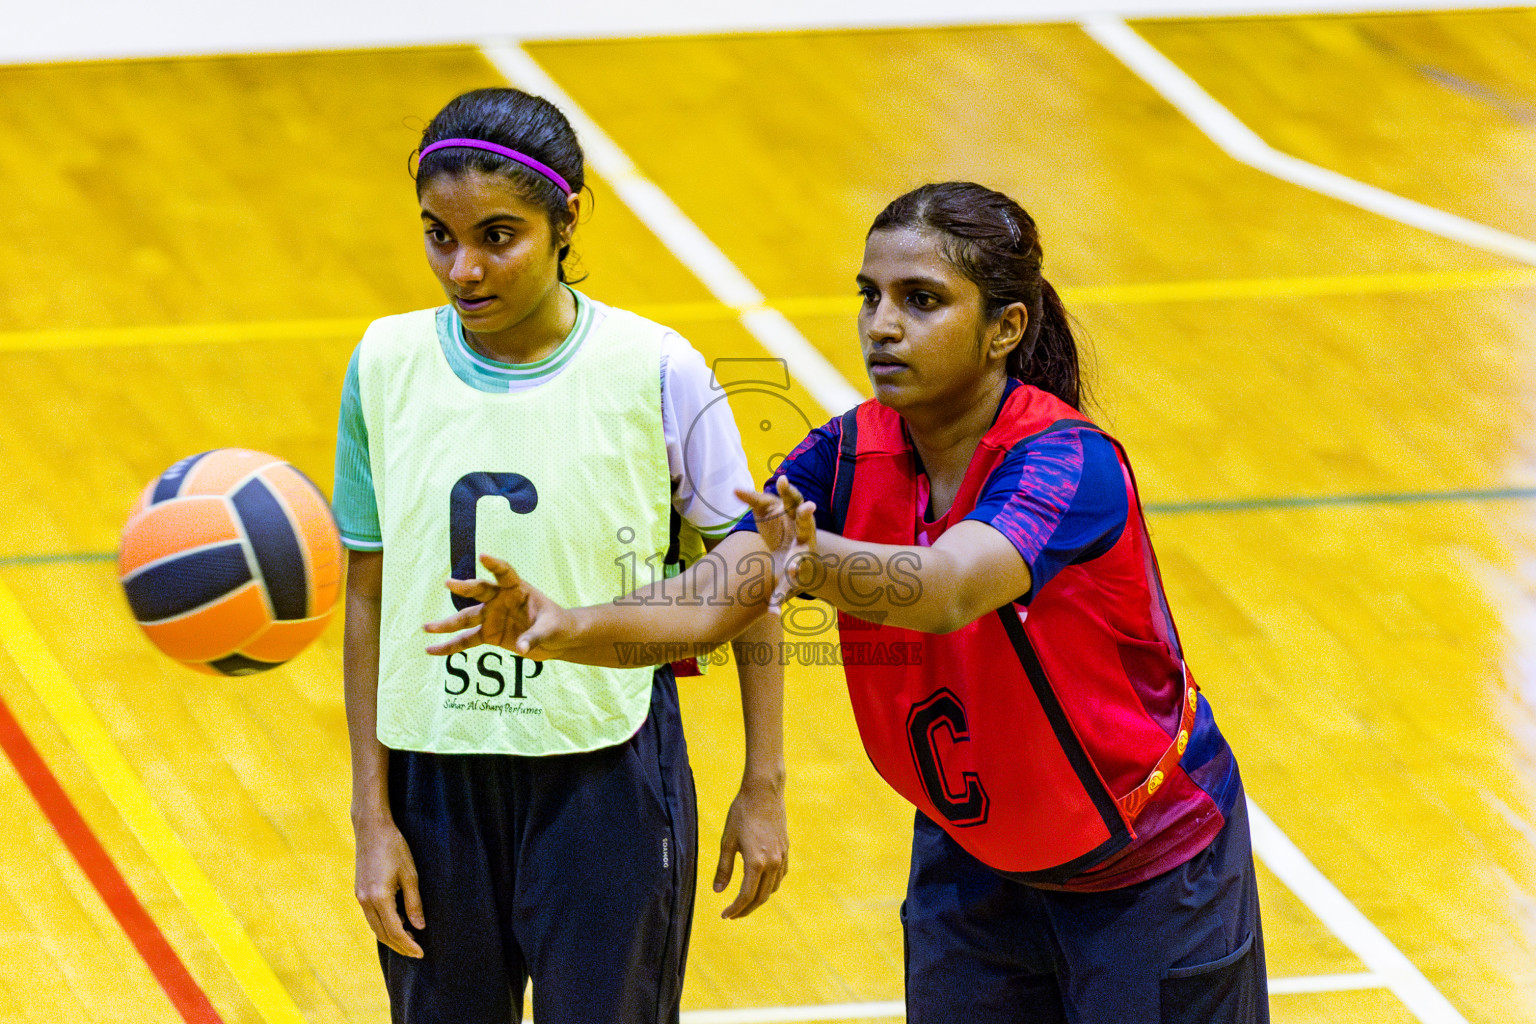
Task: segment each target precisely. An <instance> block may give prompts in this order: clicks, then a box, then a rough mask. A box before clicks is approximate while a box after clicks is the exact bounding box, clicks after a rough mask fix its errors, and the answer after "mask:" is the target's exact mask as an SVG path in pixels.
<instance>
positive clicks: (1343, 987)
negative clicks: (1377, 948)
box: [1269, 972, 1387, 996]
mask: <svg viewBox="0 0 1536 1024" xmlns="http://www.w3.org/2000/svg"><path fill="white" fill-rule="evenodd" d="M1386 987H1387V980H1386V979H1385V978H1383V977H1382V976H1381V975H1379V974H1370V973H1368V972H1367V973H1363V974H1312V975H1303V976H1302V977H1299V978H1270V979H1269V994H1270V995H1272V996H1294V995H1303V994H1311V993H1317V992H1354V991H1357V990H1359V989H1363V988H1386Z"/></svg>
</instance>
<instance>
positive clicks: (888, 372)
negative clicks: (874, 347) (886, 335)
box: [869, 356, 907, 377]
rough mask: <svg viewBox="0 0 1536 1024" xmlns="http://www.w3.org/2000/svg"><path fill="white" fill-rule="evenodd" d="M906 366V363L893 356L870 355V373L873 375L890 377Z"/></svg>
mask: <svg viewBox="0 0 1536 1024" xmlns="http://www.w3.org/2000/svg"><path fill="white" fill-rule="evenodd" d="M906 368H907V364H906V363H904V362H902V361H901V360H899V359H895V358H892V357H891V356H870V357H869V373H870V376H872V377H890V376H892V375H894V374H897V373H900V372H901V371H902V370H905V369H906Z"/></svg>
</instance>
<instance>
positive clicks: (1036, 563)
mask: <svg viewBox="0 0 1536 1024" xmlns="http://www.w3.org/2000/svg"><path fill="white" fill-rule="evenodd" d="M1128 512H1129V499H1128V498H1127V497H1126V488H1125V474H1124V471H1123V470H1122V469H1121V467H1120V458H1119V455H1118V454H1117V453H1116V451H1115V446H1114V445H1113V444H1111V443H1110V442H1109V441H1108V440H1107V439H1106V438H1105V437H1104V436H1103V435H1102V434H1099V433H1098V432H1096V431H1093V430H1059V431H1053V432H1052V433H1049V434H1044V435H1041V436H1037V437H1034V438H1030V439H1027V440H1025V441H1021V442H1019V444H1018V445H1017V446H1016V447H1015V448H1014V449H1013V450H1012V451H1010V452H1009V453H1008V454H1007V455H1006V456H1005V457H1004V458H1003V461H1002V462H1001V463H999V464H998V466H997V468H996V469H994V470H993V471H992V475H991V476H989V477H988V478H987V482H986V484H985V485H984V486H983V487H982V491H981V497H980V499H979V500H978V501H977V503H976V508H975V509H974V510H972V512H971V513H970V515H968V516H966V517H965V518H966V519H975V520H977V521H979V522H983V523H986V524H987V525H989V526H991V527H993V528H994V529H996V530H997V531H998V532H999V533H1001V534H1002V535H1003V536H1005V537H1007V538H1008V539H1009V540H1010V541H1012V542H1013V546H1014V547H1015V548H1017V549H1018V552H1019V554H1020V555H1021V556H1022V557H1023V559H1024V562H1025V564H1027V565H1028V566H1029V575H1030V580H1031V583H1030V591H1029V593H1028V594H1026V595H1024V596H1023V597H1021V598H1020V599H1019V603H1020V604H1028V603H1029V602H1031V601H1033V600H1034V598H1035V595H1036V594H1038V593H1040V588H1041V587H1043V586H1045V585H1046V584H1047V583H1049V582H1050V581H1051V580H1052V579H1053V578H1055V576H1056V574H1057V573H1059V572H1060V571H1061V570H1062V569H1064V568H1065V567H1067V566H1069V565H1074V564H1076V563H1079V562H1086V561H1088V560H1090V559H1093V558H1097V557H1098V556H1099V555H1102V554H1104V553H1105V552H1106V551H1108V550H1109V549H1110V548H1112V547H1114V545H1115V542H1116V541H1118V540H1119V539H1120V534H1121V532H1122V531H1123V530H1124V529H1125V523H1126V517H1127V514H1128Z"/></svg>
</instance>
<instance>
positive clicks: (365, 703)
mask: <svg viewBox="0 0 1536 1024" xmlns="http://www.w3.org/2000/svg"><path fill="white" fill-rule="evenodd" d="M377 568H378V566H377V565H376V564H369V563H368V562H367V561H363V562H362V563H361V564H360V563H359V559H358V557H357V556H356V555H355V554H354V555H353V556H352V558H351V559H350V562H349V569H348V577H349V578H348V586H347V603H346V623H345V627H344V641H343V648H342V652H343V653H342V688H343V692H344V694H345V698H346V707H347V740H348V743H349V746H350V747H351V752H352V821H353V824H354V825H361V824H363V823H367V822H373V821H379V820H384V821H387V820H389V818H390V812H389V750H388V748H386V747H385V746H384V744H382V743H380V742H379V739H378V708H379V617H380V600H379V595H378V593H377V590H376V587H374V586H373V585H372V584H374V583H376V582H377V581H376V579H375V576H376V572H377Z"/></svg>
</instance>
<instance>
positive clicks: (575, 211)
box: [560, 192, 581, 245]
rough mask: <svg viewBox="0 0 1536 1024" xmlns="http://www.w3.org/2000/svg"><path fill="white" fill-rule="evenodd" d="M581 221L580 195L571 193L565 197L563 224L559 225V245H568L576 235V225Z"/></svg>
mask: <svg viewBox="0 0 1536 1024" xmlns="http://www.w3.org/2000/svg"><path fill="white" fill-rule="evenodd" d="M579 220H581V193H580V192H572V193H571V194H570V195H568V196H566V197H565V223H564V224H562V225H560V244H561V245H570V244H571V236H572V235H574V234H575V233H576V223H577V221H579Z"/></svg>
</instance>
